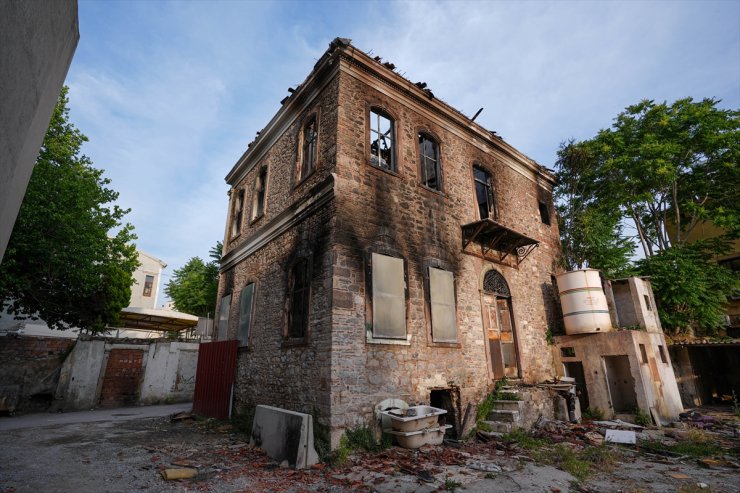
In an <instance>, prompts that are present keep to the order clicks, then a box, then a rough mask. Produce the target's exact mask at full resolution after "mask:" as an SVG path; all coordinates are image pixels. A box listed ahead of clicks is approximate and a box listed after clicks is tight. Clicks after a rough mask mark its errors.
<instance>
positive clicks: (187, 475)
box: [162, 468, 198, 481]
mask: <svg viewBox="0 0 740 493" xmlns="http://www.w3.org/2000/svg"><path fill="white" fill-rule="evenodd" d="M197 475H198V470H197V469H191V468H181V469H165V470H163V471H162V477H163V478H164V479H166V480H168V481H169V480H172V479H192V478H194V477H196V476H197Z"/></svg>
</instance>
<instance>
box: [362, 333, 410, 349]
mask: <svg viewBox="0 0 740 493" xmlns="http://www.w3.org/2000/svg"><path fill="white" fill-rule="evenodd" d="M365 336H366V340H367V343H368V344H381V345H387V346H410V345H411V335H410V334H407V335H406V339H388V338H384V337H374V336H373V333H372V331H370V330H368V331H367V332H365Z"/></svg>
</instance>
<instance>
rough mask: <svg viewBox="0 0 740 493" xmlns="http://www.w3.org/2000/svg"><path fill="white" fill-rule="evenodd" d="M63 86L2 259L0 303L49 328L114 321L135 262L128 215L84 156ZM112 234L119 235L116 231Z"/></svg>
mask: <svg viewBox="0 0 740 493" xmlns="http://www.w3.org/2000/svg"><path fill="white" fill-rule="evenodd" d="M67 91H68V89H67V88H66V87H65V88H63V89H62V92H61V95H60V97H59V101H58V102H57V105H56V108H55V109H54V112H53V114H52V118H51V123H50V125H49V129H48V130H47V132H46V136H45V137H44V142H43V145H42V147H41V151H40V153H39V156H38V158H37V160H36V165H35V167H34V170H33V174H32V176H31V179H30V181H29V183H28V188H27V190H26V195H25V197H24V199H23V203H22V205H21V208H20V211H19V213H18V218H17V220H16V223H15V227H14V228H13V233H12V234H11V237H10V241H9V244H8V249H7V251H6V253H5V257H4V258H3V261H2V264H0V300H2V301H0V303H1V304H2V306H3V308H7V309H8V310H9V312H10V313H12V314H14V315H15V316H16V318H19V319H24V318H32V319H37V318H41V319H43V320H44V321H45V322H46V323H47V324H48V325H49V327H51V328H52V329H58V330H64V329H68V328H70V327H79V328H82V329H86V330H89V331H93V332H98V331H103V330H105V328H106V327H108V326H115V325H116V324H117V322H118V315H119V313H120V311H121V308H123V307H125V306H127V305H128V303H129V299H130V297H131V284H132V283H133V276H132V273H133V271H134V270H135V269H136V267H137V265H138V257H137V254H136V247H135V246H134V245H132V244H131V241H132V240H134V239H135V236H134V234H133V227H132V226H131V225H130V224H123V223H122V221H123V218H124V216H125V215H126V214H127V213H128V212H129V211H128V210H124V209H121V208H120V207H118V206H116V205H110V204H111V203H113V202H115V201H116V200H117V198H118V193H117V192H115V191H114V190H112V189H110V188H107V185H108V184H109V183H110V180H108V179H107V178H103V171H102V170H98V169H95V168H93V167H92V162H91V161H90V159H89V158H88V157H86V156H84V155H83V154H81V148H82V144H83V142H86V141H87V137H85V136H84V135H83V134H82V133H81V132H80V131H79V130H78V129H76V128H75V127H74V125H73V124H72V123H70V122H69V109H68V106H67V105H68V103H69V99H68V98H67ZM113 231H116V232H113Z"/></svg>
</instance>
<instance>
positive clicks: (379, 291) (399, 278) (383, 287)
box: [372, 253, 406, 339]
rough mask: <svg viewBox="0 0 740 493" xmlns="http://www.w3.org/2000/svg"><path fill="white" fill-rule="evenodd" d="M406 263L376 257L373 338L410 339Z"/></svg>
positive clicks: (399, 259)
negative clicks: (407, 319) (407, 325)
mask: <svg viewBox="0 0 740 493" xmlns="http://www.w3.org/2000/svg"><path fill="white" fill-rule="evenodd" d="M404 272H405V270H404V265H403V259H401V258H396V257H389V256H387V255H380V254H378V253H373V254H372V282H373V288H372V289H373V336H374V337H384V338H393V339H405V338H406V280H405V273H404Z"/></svg>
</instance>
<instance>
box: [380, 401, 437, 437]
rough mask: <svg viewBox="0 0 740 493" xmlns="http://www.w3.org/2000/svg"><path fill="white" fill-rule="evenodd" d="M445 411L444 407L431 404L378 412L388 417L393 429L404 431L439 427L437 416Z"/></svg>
mask: <svg viewBox="0 0 740 493" xmlns="http://www.w3.org/2000/svg"><path fill="white" fill-rule="evenodd" d="M445 413H447V411H446V410H445V409H439V408H437V407H432V406H412V407H409V408H408V409H406V410H405V411H402V410H400V409H393V410H390V411H381V412H380V414H382V415H383V416H388V417H389V418H390V420H391V426H392V428H393V431H404V432H408V431H419V430H424V429H427V428H439V424H438V421H439V416H440V415H442V414H445Z"/></svg>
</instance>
